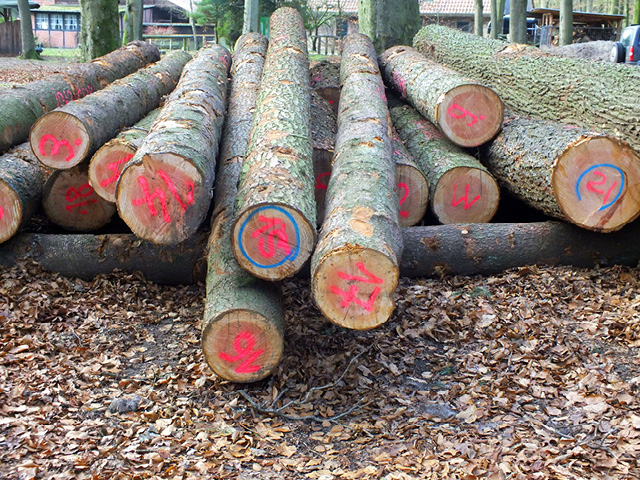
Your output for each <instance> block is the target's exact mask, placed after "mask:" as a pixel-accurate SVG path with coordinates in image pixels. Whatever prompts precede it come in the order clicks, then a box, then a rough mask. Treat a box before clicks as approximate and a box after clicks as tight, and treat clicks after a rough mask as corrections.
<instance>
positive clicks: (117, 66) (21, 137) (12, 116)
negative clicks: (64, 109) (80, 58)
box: [0, 42, 160, 153]
mask: <svg viewBox="0 0 640 480" xmlns="http://www.w3.org/2000/svg"><path fill="white" fill-rule="evenodd" d="M158 60H160V52H159V51H158V48H157V47H156V46H155V45H151V44H150V43H147V42H132V43H129V44H127V45H126V46H124V47H122V48H119V49H118V50H115V51H114V52H111V53H109V54H107V55H105V56H103V57H100V58H96V59H95V60H93V61H92V62H90V63H86V64H79V65H77V66H74V67H73V68H72V69H71V70H70V71H68V72H67V73H65V74H59V75H51V76H49V77H47V78H46V79H45V80H38V81H35V82H31V83H27V84H25V85H19V86H16V87H11V88H6V89H0V97H2V102H0V153H3V152H5V151H6V150H7V149H9V148H10V147H11V146H12V145H17V144H19V143H22V142H24V141H25V140H27V138H28V137H29V129H30V128H31V125H33V123H34V122H35V121H36V120H37V119H38V118H40V117H41V116H42V115H44V114H45V113H47V112H49V111H51V110H53V109H54V108H57V107H61V106H63V105H65V104H67V103H69V102H70V101H71V100H77V99H78V98H82V97H84V96H86V95H88V94H90V93H93V92H95V91H97V90H100V89H102V88H104V87H105V86H106V85H107V84H109V83H110V82H113V81H114V80H116V79H118V78H121V77H125V76H127V75H129V74H130V73H133V72H135V71H136V70H138V69H140V68H142V67H144V66H145V65H146V64H148V63H151V62H156V61H158Z"/></svg>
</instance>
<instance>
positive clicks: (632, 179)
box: [552, 136, 640, 232]
mask: <svg viewBox="0 0 640 480" xmlns="http://www.w3.org/2000/svg"><path fill="white" fill-rule="evenodd" d="M552 183H553V186H554V188H555V191H556V200H557V202H558V206H559V207H560V209H561V210H562V212H563V213H564V214H565V215H566V216H567V218H568V219H569V220H570V221H571V222H573V223H575V224H576V225H579V226H581V227H583V228H587V229H590V230H595V231H599V232H611V231H614V230H618V229H620V228H621V227H623V226H624V225H626V224H627V223H629V222H631V221H632V220H634V219H635V218H636V217H637V216H638V214H639V213H640V192H639V191H638V190H637V189H636V188H634V186H635V185H638V184H639V183H640V157H638V155H637V154H636V152H634V151H633V150H632V149H631V148H630V147H629V146H628V145H626V144H624V143H622V142H619V141H617V140H615V139H613V138H611V137H606V136H602V137H591V138H587V139H584V140H582V141H580V142H578V143H576V144H575V145H573V146H571V147H570V148H568V149H567V150H566V151H565V152H564V153H563V154H562V155H561V156H560V158H559V160H558V163H557V165H556V168H555V169H554V172H553V178H552Z"/></svg>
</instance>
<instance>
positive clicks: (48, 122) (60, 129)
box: [29, 112, 91, 170]
mask: <svg viewBox="0 0 640 480" xmlns="http://www.w3.org/2000/svg"><path fill="white" fill-rule="evenodd" d="M29 142H30V143H31V148H32V150H33V153H34V154H35V155H36V157H37V158H38V160H39V161H40V162H42V164H43V165H46V166H48V167H51V168H55V169H56V170H65V169H68V168H73V167H75V166H76V165H78V164H79V163H80V162H82V160H84V158H85V157H86V155H87V154H88V152H89V148H90V143H91V140H90V138H89V133H88V132H87V128H86V126H85V125H84V124H83V123H82V121H80V120H79V119H77V118H76V117H74V116H73V115H70V114H68V113H66V112H51V113H47V114H46V115H44V116H42V117H40V118H39V119H38V121H36V123H35V124H34V125H33V128H32V129H31V133H30V135H29Z"/></svg>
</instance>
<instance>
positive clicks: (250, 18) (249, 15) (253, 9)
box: [242, 0, 258, 34]
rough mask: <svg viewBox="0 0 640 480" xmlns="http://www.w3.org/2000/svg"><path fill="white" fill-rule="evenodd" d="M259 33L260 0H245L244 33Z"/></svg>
mask: <svg viewBox="0 0 640 480" xmlns="http://www.w3.org/2000/svg"><path fill="white" fill-rule="evenodd" d="M257 31H258V0H244V25H243V27H242V33H243V34H244V33H249V32H257Z"/></svg>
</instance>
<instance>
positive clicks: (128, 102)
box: [29, 50, 191, 169]
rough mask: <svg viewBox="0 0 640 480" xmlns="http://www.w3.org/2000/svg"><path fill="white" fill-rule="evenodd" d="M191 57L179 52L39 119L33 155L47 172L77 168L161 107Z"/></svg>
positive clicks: (32, 139) (34, 130) (34, 129)
mask: <svg viewBox="0 0 640 480" xmlns="http://www.w3.org/2000/svg"><path fill="white" fill-rule="evenodd" d="M190 59H191V55H190V54H189V53H187V52H183V51H182V50H175V51H173V52H171V53H169V54H168V55H166V56H165V57H164V58H163V59H162V60H160V61H159V62H156V63H154V64H153V65H149V66H148V67H145V68H143V69H142V70H139V71H137V72H135V73H132V74H131V75H128V76H127V77H125V78H122V79H120V80H118V81H115V82H113V83H112V84H111V85H109V86H108V87H106V88H104V89H103V90H101V91H99V92H96V93H94V94H93V95H89V96H87V97H84V98H82V99H80V100H75V101H73V102H69V103H68V104H66V105H64V106H63V107H60V108H58V109H56V110H54V111H53V112H49V113H47V114H45V115H44V116H42V117H40V118H39V119H38V120H37V121H36V122H35V123H34V124H33V127H32V128H31V133H30V134H29V141H30V142H31V148H32V149H33V153H35V155H36V156H37V157H38V159H39V160H40V161H41V162H42V163H43V164H44V165H47V166H48V167H51V168H55V169H65V168H73V167H74V166H76V165H78V164H79V163H81V162H82V161H83V160H84V159H85V158H88V157H90V156H91V155H93V153H94V152H95V151H96V150H97V149H98V148H100V147H101V146H102V145H104V144H105V143H106V142H107V141H108V140H110V139H112V138H113V137H114V136H115V135H116V134H117V132H118V130H120V129H121V128H122V127H123V126H131V125H133V124H134V123H136V122H137V121H139V120H140V119H141V118H143V117H144V116H145V115H146V114H147V113H149V112H150V111H151V110H153V109H154V108H157V107H158V105H160V100H161V99H162V97H163V96H165V95H167V94H169V93H170V92H171V91H172V90H173V89H174V88H175V86H176V83H177V82H178V79H179V78H180V74H181V73H182V69H183V68H184V65H185V64H186V63H187V62H188V61H189V60H190Z"/></svg>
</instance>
